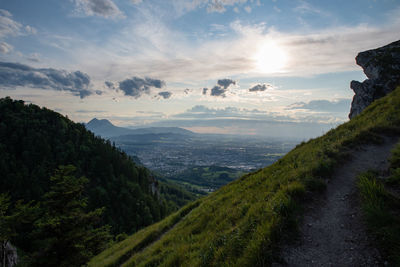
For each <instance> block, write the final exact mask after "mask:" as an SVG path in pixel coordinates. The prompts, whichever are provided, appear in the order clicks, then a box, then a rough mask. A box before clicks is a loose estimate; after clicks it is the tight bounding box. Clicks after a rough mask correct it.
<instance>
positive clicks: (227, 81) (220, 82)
mask: <svg viewBox="0 0 400 267" xmlns="http://www.w3.org/2000/svg"><path fill="white" fill-rule="evenodd" d="M217 84H218V85H219V86H222V87H224V89H227V88H228V87H229V86H230V85H231V84H236V82H235V81H233V80H231V79H222V80H218V82H217Z"/></svg>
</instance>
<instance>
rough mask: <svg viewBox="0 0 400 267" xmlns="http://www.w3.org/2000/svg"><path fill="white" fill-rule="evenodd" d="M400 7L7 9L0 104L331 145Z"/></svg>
mask: <svg viewBox="0 0 400 267" xmlns="http://www.w3.org/2000/svg"><path fill="white" fill-rule="evenodd" d="M399 29H400V1H398V0H353V1H347V0H346V1H345V0H337V1H321V0H319V1H316V0H290V1H289V0H287V1H285V0H169V1H166V0H62V1H54V0H35V1H32V0H0V97H5V96H10V97H12V98H14V99H22V100H24V101H26V102H27V103H34V104H37V105H40V106H45V107H47V108H50V109H54V110H56V111H57V112H60V113H62V114H63V115H67V116H68V117H69V118H70V119H72V120H74V121H76V122H87V121H89V120H90V119H92V118H94V117H96V118H100V119H103V118H104V119H109V120H110V121H111V122H112V123H114V124H115V125H119V126H128V127H145V126H178V127H184V128H186V129H190V130H193V131H196V132H200V133H227V134H244V135H261V136H296V135H297V136H301V137H302V138H306V137H311V136H316V135H320V134H322V133H323V132H324V131H326V130H327V129H329V128H331V127H334V126H336V125H338V124H340V123H342V122H344V121H346V120H347V115H348V113H349V110H350V103H351V99H352V97H353V95H354V93H353V91H352V90H351V89H350V87H349V84H350V81H351V80H358V81H363V80H364V79H366V77H365V75H364V74H363V72H362V69H361V68H360V67H359V66H357V65H356V63H355V60H354V58H355V56H356V55H357V54H358V52H361V51H365V50H368V49H373V48H377V47H380V46H383V45H386V44H388V43H391V42H393V41H397V40H399V39H400V31H399Z"/></svg>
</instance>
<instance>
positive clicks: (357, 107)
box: [349, 40, 400, 119]
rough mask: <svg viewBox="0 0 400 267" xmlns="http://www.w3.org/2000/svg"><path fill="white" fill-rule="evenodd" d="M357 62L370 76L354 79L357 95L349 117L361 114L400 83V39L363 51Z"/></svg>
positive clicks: (353, 84)
mask: <svg viewBox="0 0 400 267" xmlns="http://www.w3.org/2000/svg"><path fill="white" fill-rule="evenodd" d="M356 62H357V64H358V65H359V66H361V67H362V68H363V70H364V73H365V75H366V76H367V77H368V79H366V80H365V81H363V82H362V83H361V82H358V81H352V82H351V83H350V88H351V89H353V91H354V93H355V95H354V97H353V102H352V103H351V109H350V114H349V118H350V119H351V118H353V117H354V116H356V115H358V114H360V113H361V112H362V111H363V110H364V109H365V108H366V107H367V106H369V105H370V104H371V103H372V102H373V101H375V100H376V99H379V98H381V97H383V96H385V95H387V94H388V93H390V92H392V91H393V90H394V89H396V87H397V86H398V85H400V40H399V41H396V42H393V43H391V44H388V45H386V46H383V47H380V48H377V49H372V50H368V51H364V52H361V53H359V54H358V55H357V57H356Z"/></svg>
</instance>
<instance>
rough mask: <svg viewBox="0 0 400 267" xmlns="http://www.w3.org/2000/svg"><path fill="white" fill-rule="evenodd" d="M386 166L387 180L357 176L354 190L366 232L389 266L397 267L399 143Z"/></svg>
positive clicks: (399, 259) (399, 251) (399, 243)
mask: <svg viewBox="0 0 400 267" xmlns="http://www.w3.org/2000/svg"><path fill="white" fill-rule="evenodd" d="M390 165H391V166H390V176H389V177H388V178H387V179H381V178H378V177H377V173H375V172H373V171H369V172H366V173H364V174H362V175H360V177H359V182H358V186H359V188H360V194H361V198H362V200H363V201H362V207H363V211H364V215H365V220H366V222H367V225H368V229H369V231H370V232H371V233H372V234H373V235H374V236H375V238H376V239H377V241H378V244H379V247H380V248H381V250H382V251H383V252H384V253H385V255H386V256H387V258H388V259H389V260H390V261H391V263H392V264H393V266H400V196H399V194H398V192H400V143H399V144H397V146H396V148H395V149H394V150H393V152H392V157H391V164H390ZM392 192H397V193H395V194H393V193H392Z"/></svg>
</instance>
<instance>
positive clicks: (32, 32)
mask: <svg viewBox="0 0 400 267" xmlns="http://www.w3.org/2000/svg"><path fill="white" fill-rule="evenodd" d="M25 31H26V32H27V33H29V34H37V30H36V29H35V28H34V27H32V26H29V25H26V26H25Z"/></svg>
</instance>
